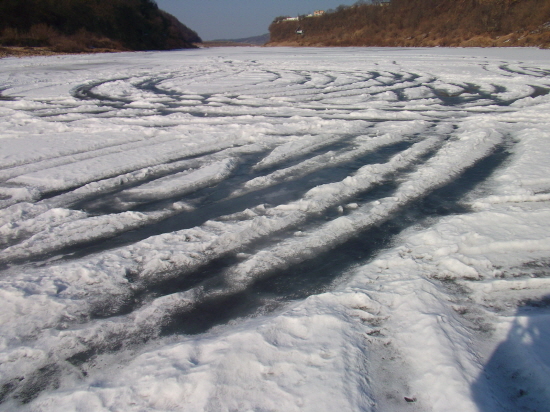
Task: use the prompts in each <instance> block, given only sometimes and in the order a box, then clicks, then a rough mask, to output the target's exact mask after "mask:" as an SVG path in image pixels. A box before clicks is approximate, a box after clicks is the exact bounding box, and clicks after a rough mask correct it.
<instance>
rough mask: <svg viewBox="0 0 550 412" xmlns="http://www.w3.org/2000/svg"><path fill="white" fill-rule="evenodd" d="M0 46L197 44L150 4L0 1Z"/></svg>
mask: <svg viewBox="0 0 550 412" xmlns="http://www.w3.org/2000/svg"><path fill="white" fill-rule="evenodd" d="M0 16H1V17H2V18H1V19H0V45H3V46H27V47H50V48H52V49H54V50H56V51H61V52H81V51H90V50H97V49H105V50H169V49H179V48H190V47H194V46H193V43H196V42H200V41H201V39H200V37H199V36H198V35H197V33H195V32H194V31H193V30H191V29H189V28H188V27H186V26H185V25H183V24H182V23H180V22H179V21H178V19H177V18H176V17H174V16H172V15H170V14H168V13H166V12H165V11H162V10H160V9H159V8H158V6H157V4H156V3H155V1H154V0H93V1H91V0H0Z"/></svg>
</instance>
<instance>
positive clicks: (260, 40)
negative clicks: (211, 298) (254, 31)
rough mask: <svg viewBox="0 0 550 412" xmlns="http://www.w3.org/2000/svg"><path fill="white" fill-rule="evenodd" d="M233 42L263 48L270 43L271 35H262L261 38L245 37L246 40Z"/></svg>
mask: <svg viewBox="0 0 550 412" xmlns="http://www.w3.org/2000/svg"><path fill="white" fill-rule="evenodd" d="M231 41H232V42H235V43H246V44H255V45H257V46H263V45H264V44H266V43H267V42H268V41H269V33H266V34H262V35H261V36H253V37H245V38H244V39H233V40H231Z"/></svg>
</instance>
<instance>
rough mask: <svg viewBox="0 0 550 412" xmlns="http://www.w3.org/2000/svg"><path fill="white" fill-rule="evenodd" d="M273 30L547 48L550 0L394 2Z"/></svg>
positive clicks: (363, 39)
mask: <svg viewBox="0 0 550 412" xmlns="http://www.w3.org/2000/svg"><path fill="white" fill-rule="evenodd" d="M298 28H300V29H302V30H303V34H296V30H297V29H298ZM269 31H270V36H271V40H270V43H269V44H268V45H287V46H399V47H403V46H405V47H434V46H447V47H492V46H536V47H543V48H549V47H550V0H392V1H391V3H390V4H389V5H385V6H380V5H356V6H352V7H349V8H343V9H342V8H341V9H340V10H338V11H336V12H333V13H327V14H325V15H324V16H322V17H307V18H302V19H301V20H300V21H290V22H276V21H274V22H273V23H272V24H271V26H270V27H269Z"/></svg>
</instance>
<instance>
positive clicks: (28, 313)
mask: <svg viewBox="0 0 550 412" xmlns="http://www.w3.org/2000/svg"><path fill="white" fill-rule="evenodd" d="M549 114H550V51H548V50H537V49H444V48H441V49H439V48H437V49H391V48H388V49H377V48H361V49H357V48H346V49H337V48H334V49H323V48H318V49H307V48H304V49H291V48H271V49H270V48H227V49H201V50H185V51H173V52H147V53H120V54H112V55H80V56H54V57H33V58H21V59H17V58H6V59H2V60H1V65H0V125H1V128H0V247H1V248H2V250H0V298H1V301H2V310H1V311H0V411H59V410H63V411H73V410H74V411H252V410H254V411H285V412H287V411H315V412H318V411H334V410H341V411H382V412H385V411H404V410H410V411H423V412H424V411H434V412H440V411H460V412H467V411H479V412H488V411H520V410H521V411H542V410H547V409H548V405H549V404H550V343H549V342H550V270H549V267H548V266H549V265H550V177H549V175H550V166H549V163H548V159H549V158H550V144H549V141H550V116H549Z"/></svg>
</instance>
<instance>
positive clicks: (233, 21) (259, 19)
mask: <svg viewBox="0 0 550 412" xmlns="http://www.w3.org/2000/svg"><path fill="white" fill-rule="evenodd" d="M156 1H157V4H158V5H159V7H160V8H161V9H163V10H165V11H167V12H168V13H170V14H173V15H174V16H176V17H177V18H178V19H179V20H180V21H181V22H182V23H183V24H185V25H186V26H187V27H189V28H190V29H193V30H195V31H196V32H197V33H198V35H199V36H201V38H202V39H203V40H216V39H239V38H243V37H251V36H258V35H260V34H264V33H267V32H268V27H269V25H270V24H271V22H272V21H273V19H274V18H275V17H277V16H286V15H288V16H297V15H299V14H309V13H313V11H314V10H328V9H335V8H336V7H338V6H339V5H340V4H345V5H348V6H349V5H351V4H354V3H355V2H356V1H357V0H156Z"/></svg>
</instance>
